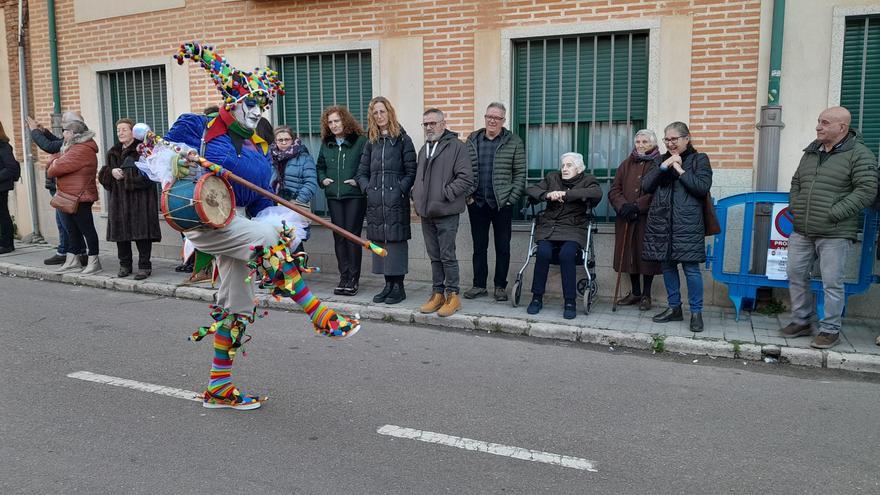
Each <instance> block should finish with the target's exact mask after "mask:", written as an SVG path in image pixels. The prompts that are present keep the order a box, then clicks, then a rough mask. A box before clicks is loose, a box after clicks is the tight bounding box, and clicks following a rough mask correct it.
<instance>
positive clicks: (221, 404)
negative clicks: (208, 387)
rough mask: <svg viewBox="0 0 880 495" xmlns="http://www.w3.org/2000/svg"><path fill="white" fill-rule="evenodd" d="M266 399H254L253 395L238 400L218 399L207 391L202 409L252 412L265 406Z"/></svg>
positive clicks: (240, 397)
mask: <svg viewBox="0 0 880 495" xmlns="http://www.w3.org/2000/svg"><path fill="white" fill-rule="evenodd" d="M265 400H266V398H264V397H263V398H261V397H254V396H251V395H245V396H239V397H237V400H236V399H226V398H223V397H216V396H214V395H213V394H211V393H210V392H208V391H205V397H204V399H202V407H205V408H208V409H236V410H239V411H250V410H251V409H259V408H260V406H261V405H263V401H265Z"/></svg>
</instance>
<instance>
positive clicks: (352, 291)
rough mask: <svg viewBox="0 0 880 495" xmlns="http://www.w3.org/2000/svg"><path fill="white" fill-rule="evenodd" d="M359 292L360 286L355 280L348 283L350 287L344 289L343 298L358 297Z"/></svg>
mask: <svg viewBox="0 0 880 495" xmlns="http://www.w3.org/2000/svg"><path fill="white" fill-rule="evenodd" d="M358 290H360V286H359V285H358V281H357V280H353V281H351V282H349V283H348V286H346V287H344V288H343V289H342V295H343V296H356V295H357V293H358Z"/></svg>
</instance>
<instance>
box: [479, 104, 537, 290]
mask: <svg viewBox="0 0 880 495" xmlns="http://www.w3.org/2000/svg"><path fill="white" fill-rule="evenodd" d="M506 114H507V109H506V108H505V107H504V105H503V104H501V103H498V102H494V103H490V104H489V107H488V108H487V109H486V115H485V118H486V127H484V128H482V129H480V130H478V131H474V132H473V133H471V135H470V136H468V139H467V146H468V152H469V153H470V157H471V165H472V167H473V176H474V182H475V183H476V190H475V191H474V193H473V195H472V196H471V197H470V198H469V199H468V216H469V217H470V221H471V237H472V239H473V242H474V286H473V287H471V288H470V289H468V290H467V292H465V293H464V297H466V298H467V299H473V298H475V297H479V296H482V295H485V294H486V279H487V278H488V277H489V263H488V260H487V256H486V253H487V251H488V249H489V226H490V225H491V226H492V228H493V233H494V236H495V280H494V282H495V293H494V295H495V300H496V301H506V300H507V270H508V268H510V236H511V231H512V229H511V226H512V224H513V205H515V204H516V203H517V201H519V198H520V197H521V196H522V194H523V191H524V190H525V188H526V150H525V146H524V145H523V142H522V140H521V139H520V138H519V137H517V135H516V134H514V133H512V132H510V131H509V130H507V129H505V128H504V120H505V115H506Z"/></svg>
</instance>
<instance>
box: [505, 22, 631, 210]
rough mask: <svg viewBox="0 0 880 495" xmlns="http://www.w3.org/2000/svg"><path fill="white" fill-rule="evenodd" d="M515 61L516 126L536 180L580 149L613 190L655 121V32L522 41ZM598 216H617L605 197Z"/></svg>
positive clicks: (590, 168) (593, 170) (589, 166)
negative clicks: (651, 42) (637, 137)
mask: <svg viewBox="0 0 880 495" xmlns="http://www.w3.org/2000/svg"><path fill="white" fill-rule="evenodd" d="M513 57H514V84H513V98H512V106H513V109H512V110H513V112H512V113H513V121H512V124H511V126H512V129H513V130H514V131H515V132H516V133H517V134H518V135H519V136H521V137H522V138H523V140H524V141H525V143H526V149H527V155H528V165H527V167H528V175H527V177H528V183H529V184H533V183H536V182H538V181H540V180H541V178H542V177H543V176H544V174H545V173H546V172H549V171H553V170H558V169H559V164H560V159H559V157H560V155H562V154H563V153H566V152H569V151H575V152H577V153H581V154H582V155H584V161H585V163H586V165H587V169H588V171H589V172H590V173H592V174H593V175H595V176H596V178H597V179H599V182H600V183H601V184H602V188H603V190H604V191H606V192H607V191H608V188H609V187H610V184H611V181H612V180H613V178H614V172H615V170H616V169H617V166H618V164H620V162H621V161H623V159H624V158H626V156H627V154H629V152H630V151H631V150H632V138H633V135H634V134H635V132H636V131H638V130H639V129H641V128H642V127H644V125H645V122H646V121H647V108H648V33H647V32H627V33H610V34H590V35H581V36H560V37H553V38H541V39H528V40H518V41H515V42H514V51H513ZM521 206H522V205H521ZM521 211H522V215H523V216H521V217H520V218H524V216H525V214H526V213H527V212H526V211H525V210H521ZM594 213H595V214H596V216H597V218H598V219H599V220H604V221H607V220H609V219H610V218H611V217H613V215H614V211H613V209H611V208H610V207H609V206H608V204H607V200H605V199H603V201H602V203H600V204H599V206H598V207H597V208H596V210H595V212H594Z"/></svg>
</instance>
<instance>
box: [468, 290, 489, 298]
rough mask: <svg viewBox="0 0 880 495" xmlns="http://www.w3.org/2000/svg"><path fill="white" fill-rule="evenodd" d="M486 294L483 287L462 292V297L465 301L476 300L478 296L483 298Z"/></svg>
mask: <svg viewBox="0 0 880 495" xmlns="http://www.w3.org/2000/svg"><path fill="white" fill-rule="evenodd" d="M486 294H488V292H486V288H485V287H471V288H470V289H468V290H466V291H464V294H462V295H463V296H464V298H465V299H476V298H478V297H480V296H485V295H486Z"/></svg>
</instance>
